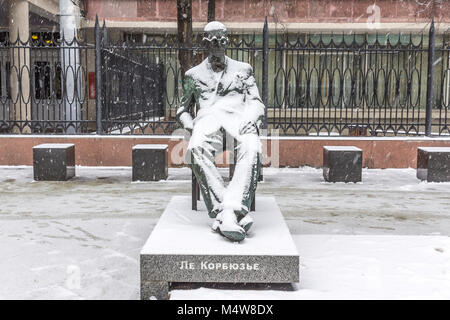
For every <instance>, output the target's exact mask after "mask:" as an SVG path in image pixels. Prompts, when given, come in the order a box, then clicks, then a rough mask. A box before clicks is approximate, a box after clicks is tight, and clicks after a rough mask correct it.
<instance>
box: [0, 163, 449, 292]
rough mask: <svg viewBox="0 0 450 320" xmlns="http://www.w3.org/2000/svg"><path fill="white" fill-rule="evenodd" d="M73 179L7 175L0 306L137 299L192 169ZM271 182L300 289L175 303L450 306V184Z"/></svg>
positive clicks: (375, 176) (400, 177) (397, 173)
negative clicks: (152, 248)
mask: <svg viewBox="0 0 450 320" xmlns="http://www.w3.org/2000/svg"><path fill="white" fill-rule="evenodd" d="M76 170H77V177H76V178H75V179H73V180H71V181H67V182H33V180H32V179H33V178H32V168H31V167H0V204H1V205H0V243H1V245H0V256H1V257H2V259H0V299H138V298H139V251H140V249H141V248H142V246H143V244H144V243H145V241H146V239H147V237H148V236H149V234H150V233H151V230H152V228H153V227H154V225H155V223H156V222H157V220H158V217H159V216H160V215H161V213H162V212H163V210H164V208H165V206H166V205H167V202H168V200H169V199H170V197H171V196H172V195H178V194H184V195H188V194H189V193H190V176H191V174H190V171H189V170H188V169H186V168H179V169H169V180H168V181H163V182H150V183H146V182H142V183H131V169H130V168H86V167H77V168H76ZM226 174H227V171H226V170H224V175H226ZM264 178H265V181H264V182H262V183H260V184H259V186H258V192H257V194H264V195H274V196H275V197H276V199H277V202H278V205H279V207H280V209H281V211H282V212H283V214H284V216H285V217H286V220H287V224H288V227H289V229H290V230H291V233H292V234H293V236H294V240H295V242H296V244H297V246H298V249H299V252H300V261H301V270H300V277H301V282H300V284H299V285H298V286H297V287H296V289H297V290H296V291H289V292H288V291H274V290H272V291H270V290H262V291H261V290H259V291H252V290H216V289H208V288H201V289H195V290H187V291H186V290H174V291H173V292H172V298H173V299H179V298H195V297H196V298H200V299H205V298H212V297H218V298H220V299H227V298H238V299H241V298H247V299H251V298H256V299H265V298H269V299H278V298H280V299H316V298H317V299H322V298H323V299H331V298H343V299H346V298H357V299H358V298H363V299H364V298H375V299H377V298H388V299H403V298H445V299H450V292H449V288H450V271H449V270H450V241H449V237H448V236H449V235H450V219H449V217H450V196H449V195H450V183H426V182H420V181H419V180H417V178H416V177H415V170H413V169H389V170H366V169H365V170H363V182H362V183H356V184H343V183H336V184H333V183H325V182H323V178H322V173H321V170H320V169H314V168H286V169H272V168H270V169H265V170H264ZM255 218H256V222H255V223H257V216H256V217H255Z"/></svg>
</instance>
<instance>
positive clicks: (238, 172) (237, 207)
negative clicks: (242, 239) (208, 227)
mask: <svg viewBox="0 0 450 320" xmlns="http://www.w3.org/2000/svg"><path fill="white" fill-rule="evenodd" d="M235 138H236V139H237V141H238V145H237V147H236V151H235V152H237V157H236V164H235V169H234V174H233V179H232V180H231V182H230V184H229V185H228V187H227V188H226V191H225V193H224V196H223V203H222V204H223V206H224V207H225V208H227V207H229V208H232V209H233V210H234V211H235V212H236V213H239V215H240V217H238V218H242V217H243V216H245V215H246V214H247V213H248V211H249V209H250V206H251V203H252V201H253V199H254V197H255V191H256V186H257V183H258V176H259V171H260V168H261V154H260V150H261V149H260V147H261V142H260V140H259V137H258V135H256V134H244V135H237V136H235ZM241 205H243V206H245V208H244V209H242V206H241Z"/></svg>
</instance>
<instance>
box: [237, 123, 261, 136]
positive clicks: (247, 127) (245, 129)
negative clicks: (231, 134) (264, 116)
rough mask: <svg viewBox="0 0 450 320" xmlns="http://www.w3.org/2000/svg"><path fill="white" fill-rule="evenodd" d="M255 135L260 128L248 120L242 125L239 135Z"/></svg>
mask: <svg viewBox="0 0 450 320" xmlns="http://www.w3.org/2000/svg"><path fill="white" fill-rule="evenodd" d="M248 133H254V134H258V127H257V126H256V123H255V122H254V121H251V120H248V121H244V122H242V123H241V125H240V127H239V134H248Z"/></svg>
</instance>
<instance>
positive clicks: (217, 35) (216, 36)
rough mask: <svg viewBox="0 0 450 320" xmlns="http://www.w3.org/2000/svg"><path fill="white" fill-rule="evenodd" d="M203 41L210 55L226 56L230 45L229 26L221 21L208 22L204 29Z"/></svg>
mask: <svg viewBox="0 0 450 320" xmlns="http://www.w3.org/2000/svg"><path fill="white" fill-rule="evenodd" d="M203 42H204V45H205V47H206V48H208V51H209V54H210V55H212V56H215V57H222V56H224V55H225V50H226V49H227V47H228V37H227V28H226V27H225V26H224V25H223V24H222V23H220V22H219V21H212V22H210V23H208V24H207V25H206V26H205V29H204V36H203Z"/></svg>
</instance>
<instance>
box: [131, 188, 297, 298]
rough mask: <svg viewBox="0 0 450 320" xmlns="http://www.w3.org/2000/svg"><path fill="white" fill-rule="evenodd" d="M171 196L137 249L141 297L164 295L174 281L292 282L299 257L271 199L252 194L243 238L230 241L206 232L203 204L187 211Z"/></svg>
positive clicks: (184, 199)
mask: <svg viewBox="0 0 450 320" xmlns="http://www.w3.org/2000/svg"><path fill="white" fill-rule="evenodd" d="M190 202H191V199H190V197H189V196H175V197H173V198H172V199H171V201H170V203H169V205H168V206H167V208H166V210H165V211H164V213H163V215H162V216H161V218H160V219H159V221H158V224H157V225H156V226H155V228H154V230H153V231H152V233H151V235H150V237H149V238H148V240H147V242H146V244H145V245H144V247H143V248H142V251H141V256H140V260H141V261H140V263H141V299H145V300H147V299H151V298H156V299H168V297H169V296H168V294H169V285H170V283H174V282H196V283H199V282H200V283H202V282H209V283H211V282H212V283H293V282H298V281H299V255H298V252H297V248H296V247H295V244H294V242H293V240H292V237H291V234H290V233H289V229H288V228H287V226H286V223H285V221H284V218H283V216H282V215H281V212H280V209H279V208H278V206H277V204H276V201H275V199H274V198H273V197H257V199H256V202H257V203H256V208H257V211H256V212H255V213H254V214H252V216H253V218H254V221H255V222H254V224H253V226H252V228H251V229H250V231H249V233H248V236H247V238H246V239H245V240H244V241H242V242H240V243H234V242H231V241H229V240H228V239H226V238H224V237H222V236H221V235H219V234H218V233H216V232H214V231H212V230H211V225H212V223H213V220H212V219H210V218H209V217H208V214H207V212H206V208H205V207H204V204H203V203H199V211H193V210H189V208H190Z"/></svg>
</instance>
